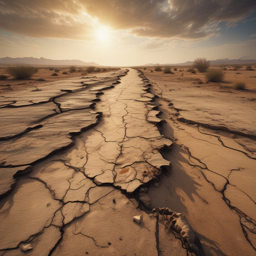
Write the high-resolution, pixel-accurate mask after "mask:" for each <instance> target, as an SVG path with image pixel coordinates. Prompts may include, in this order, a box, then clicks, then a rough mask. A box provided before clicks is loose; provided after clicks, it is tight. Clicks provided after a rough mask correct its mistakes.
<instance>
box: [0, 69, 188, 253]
mask: <svg viewBox="0 0 256 256" xmlns="http://www.w3.org/2000/svg"><path fill="white" fill-rule="evenodd" d="M98 89H99V88H98ZM101 89H102V86H101ZM153 98H154V96H153V95H152V94H149V93H148V88H147V87H145V84H144V83H143V82H141V80H140V79H139V77H138V75H137V73H136V71H134V70H132V71H130V73H129V75H127V76H126V77H124V78H122V79H121V83H120V84H119V85H117V86H116V87H114V88H113V89H111V90H109V91H106V93H105V94H104V95H102V96H101V100H102V101H101V102H100V103H97V105H99V106H97V105H96V111H100V112H102V113H103V114H102V117H101V120H100V122H99V123H98V125H97V126H95V127H94V128H92V129H89V130H87V131H85V132H82V133H81V134H80V135H79V136H76V137H74V138H73V145H72V147H71V148H66V149H65V150H64V151H61V152H60V153H58V154H56V153H54V154H52V155H51V156H50V157H47V158H44V159H43V160H41V161H36V162H35V163H32V164H31V165H32V166H33V171H32V172H30V174H28V175H26V176H24V177H21V178H20V179H19V181H18V184H17V186H16V187H15V188H14V190H13V191H12V193H11V194H10V195H8V196H5V197H4V198H2V200H1V201H0V209H1V211H0V218H1V221H0V222H1V223H4V224H3V225H1V226H0V228H1V232H0V234H2V235H1V239H0V241H1V242H0V255H23V252H22V250H26V248H27V250H29V251H27V253H26V254H27V255H84V254H89V253H90V254H92V255H113V254H115V255H123V254H127V255H134V254H138V255H142V254H146V255H169V253H170V250H172V251H176V254H177V255H187V251H186V250H184V249H183V248H182V246H181V245H182V244H181V242H180V241H179V240H177V239H175V236H174V235H173V234H172V233H170V232H168V233H166V232H165V231H164V228H163V226H159V230H158V231H157V232H156V219H155V218H151V217H150V216H149V215H148V214H146V213H145V212H143V211H141V210H140V209H139V208H138V203H137V201H136V200H134V199H128V198H127V197H126V196H125V195H123V194H122V193H121V192H120V190H119V189H116V188H121V189H122V190H123V191H126V192H129V193H132V192H133V191H135V190H136V189H137V188H138V187H139V186H141V185H144V184H146V183H147V182H149V181H150V180H151V179H153V178H154V177H155V176H156V175H159V174H160V169H161V167H162V166H165V165H169V164H170V162H169V161H166V160H165V159H163V157H162V155H161V154H160V153H159V150H160V149H161V148H162V147H163V146H164V145H167V146H170V145H171V144H172V142H171V141H170V140H168V139H165V138H164V137H163V136H162V135H160V133H159V131H158V129H157V127H156V126H155V124H156V123H158V122H160V120H159V121H158V120H157V119H156V117H154V115H155V114H157V113H156V112H153V114H150V112H151V111H155V110H153V108H154V105H153V104H152V99H153ZM77 111H82V110H77ZM147 118H149V119H150V121H151V122H152V123H149V122H148V121H147ZM136 215H139V216H142V217H143V221H142V223H140V224H136V223H135V222H134V221H132V219H133V216H136ZM3 219H4V222H3ZM17 231H19V232H17ZM124 231H125V232H124ZM156 234H158V235H157V237H158V238H156ZM159 237H161V239H160V240H159ZM134 244H136V245H137V246H136V247H134ZM157 244H158V245H157ZM31 249H32V250H31Z"/></svg>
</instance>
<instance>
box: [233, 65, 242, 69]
mask: <svg viewBox="0 0 256 256" xmlns="http://www.w3.org/2000/svg"><path fill="white" fill-rule="evenodd" d="M233 67H234V69H233V70H235V71H237V70H239V69H240V68H242V67H243V66H242V65H240V64H235V65H234V66H233Z"/></svg>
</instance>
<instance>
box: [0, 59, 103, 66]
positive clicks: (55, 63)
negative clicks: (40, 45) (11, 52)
mask: <svg viewBox="0 0 256 256" xmlns="http://www.w3.org/2000/svg"><path fill="white" fill-rule="evenodd" d="M0 64H2V65H14V64H27V65H47V66H62V65H63V66H64V65H77V66H99V65H98V64H97V63H95V62H83V61H81V60H51V59H45V58H40V59H38V58H33V57H25V58H9V57H5V58H0Z"/></svg>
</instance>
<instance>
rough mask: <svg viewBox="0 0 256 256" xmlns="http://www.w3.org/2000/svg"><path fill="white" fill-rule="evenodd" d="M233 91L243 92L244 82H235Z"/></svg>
mask: <svg viewBox="0 0 256 256" xmlns="http://www.w3.org/2000/svg"><path fill="white" fill-rule="evenodd" d="M233 87H234V89H236V90H245V87H246V86H245V83H244V82H235V83H234V84H233Z"/></svg>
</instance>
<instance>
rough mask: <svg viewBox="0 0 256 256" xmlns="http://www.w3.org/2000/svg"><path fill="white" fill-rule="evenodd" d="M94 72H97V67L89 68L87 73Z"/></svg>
mask: <svg viewBox="0 0 256 256" xmlns="http://www.w3.org/2000/svg"><path fill="white" fill-rule="evenodd" d="M94 70H95V67H88V68H87V69H86V71H87V72H88V73H92V72H93V71H94Z"/></svg>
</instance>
